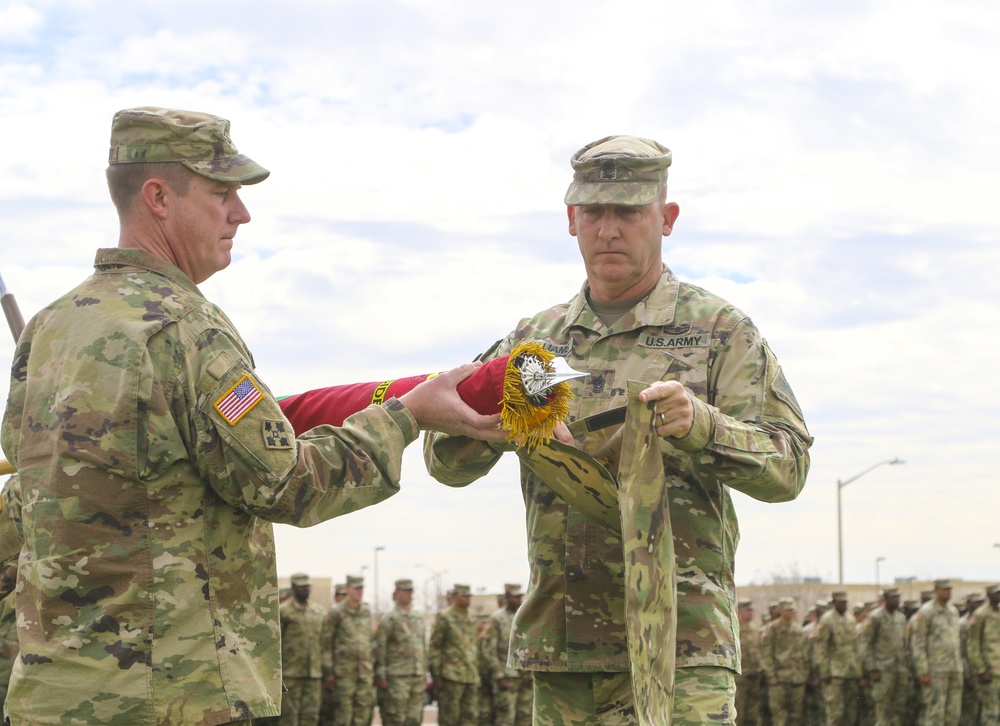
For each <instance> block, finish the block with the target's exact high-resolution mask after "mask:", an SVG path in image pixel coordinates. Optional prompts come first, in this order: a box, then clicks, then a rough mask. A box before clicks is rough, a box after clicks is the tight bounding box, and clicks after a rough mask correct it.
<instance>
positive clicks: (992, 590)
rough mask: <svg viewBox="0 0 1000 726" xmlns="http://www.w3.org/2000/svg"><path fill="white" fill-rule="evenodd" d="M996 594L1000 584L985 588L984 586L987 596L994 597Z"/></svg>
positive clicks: (999, 589)
mask: <svg viewBox="0 0 1000 726" xmlns="http://www.w3.org/2000/svg"><path fill="white" fill-rule="evenodd" d="M998 592H1000V584H996V585H987V586H986V594H987V595H995V594H997V593H998Z"/></svg>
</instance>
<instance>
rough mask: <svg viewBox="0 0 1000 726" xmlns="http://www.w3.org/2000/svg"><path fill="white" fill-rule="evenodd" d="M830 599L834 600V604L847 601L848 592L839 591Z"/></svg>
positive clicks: (831, 595)
mask: <svg viewBox="0 0 1000 726" xmlns="http://www.w3.org/2000/svg"><path fill="white" fill-rule="evenodd" d="M830 599H831V600H833V601H834V602H836V601H838V600H846V599H847V591H846V590H837V591H836V592H834V593H831V594H830Z"/></svg>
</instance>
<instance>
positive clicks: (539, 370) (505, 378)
mask: <svg viewBox="0 0 1000 726" xmlns="http://www.w3.org/2000/svg"><path fill="white" fill-rule="evenodd" d="M436 375H437V374H436V373H431V374H426V375H419V376H410V377H408V378H398V379H395V380H390V381H381V382H372V383H354V384H348V385H343V386H330V387H328V388H317V389H315V390H312V391H306V392H305V393H299V394H296V395H294V396H288V397H287V398H283V399H281V400H279V402H278V405H280V406H281V410H282V411H283V412H284V414H285V416H287V417H288V420H289V421H290V422H291V424H292V427H293V428H294V429H295V430H296V431H297V432H303V431H308V430H309V429H311V428H314V427H315V426H320V425H322V424H329V425H331V426H340V425H342V424H343V423H344V419H346V418H347V417H348V416H350V415H351V414H354V413H357V412H358V411H361V410H362V409H364V408H366V407H368V406H370V405H372V404H380V403H384V402H385V401H386V400H388V399H389V398H392V397H399V396H402V395H403V394H404V393H406V392H407V391H412V390H413V389H414V388H416V387H417V386H418V385H420V384H421V383H423V382H424V381H426V380H428V379H429V378H433V377H434V376H436ZM584 375H586V374H584V373H579V372H578V371H575V370H573V369H571V368H570V367H569V366H568V365H567V364H566V362H565V361H564V360H563V359H562V358H556V356H555V354H553V353H552V352H551V351H548V350H546V349H545V348H544V347H543V346H542V345H541V344H540V343H534V342H526V343H521V344H520V345H518V346H517V347H515V348H514V350H513V351H511V353H510V355H506V356H500V357H499V358H494V359H493V360H491V361H489V362H487V363H485V364H484V365H483V366H481V367H480V368H479V369H477V370H476V372H475V373H473V374H472V375H471V376H469V377H468V378H466V379H465V380H464V381H462V382H461V383H459V384H458V395H459V396H461V397H462V400H463V401H465V402H466V403H467V404H469V406H470V407H471V408H473V409H474V410H476V411H477V412H479V413H481V414H495V413H499V414H500V426H501V427H502V428H503V429H504V430H506V431H507V440H508V441H510V442H511V443H513V444H516V445H517V446H525V447H528V448H529V449H530V448H533V447H535V446H538V445H539V444H540V443H544V442H546V441H548V440H549V439H550V438H551V437H552V432H553V431H555V428H556V426H558V425H559V422H560V421H562V420H563V419H564V418H566V415H567V414H568V413H569V400H570V398H572V396H573V392H572V389H571V388H570V385H569V384H568V383H566V381H568V380H570V379H572V378H579V377H581V376H584Z"/></svg>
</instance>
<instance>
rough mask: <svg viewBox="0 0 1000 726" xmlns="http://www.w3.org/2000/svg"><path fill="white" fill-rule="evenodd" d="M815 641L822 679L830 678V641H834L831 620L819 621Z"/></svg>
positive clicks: (815, 652)
mask: <svg viewBox="0 0 1000 726" xmlns="http://www.w3.org/2000/svg"><path fill="white" fill-rule="evenodd" d="M814 635H815V639H814V640H813V648H815V651H814V656H815V657H814V658H813V659H812V660H813V664H814V665H815V667H816V669H817V672H818V674H819V677H820V678H829V677H830V658H831V656H832V653H831V648H830V641H831V640H832V639H833V623H832V621H830V620H823V619H822V618H821V619H820V621H819V625H818V626H817V628H816V632H815V634H814Z"/></svg>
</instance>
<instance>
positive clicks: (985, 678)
mask: <svg viewBox="0 0 1000 726" xmlns="http://www.w3.org/2000/svg"><path fill="white" fill-rule="evenodd" d="M979 682H980V683H992V682H993V674H992V673H990V672H989V671H983V672H982V673H980V674H979Z"/></svg>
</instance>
